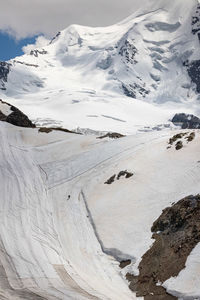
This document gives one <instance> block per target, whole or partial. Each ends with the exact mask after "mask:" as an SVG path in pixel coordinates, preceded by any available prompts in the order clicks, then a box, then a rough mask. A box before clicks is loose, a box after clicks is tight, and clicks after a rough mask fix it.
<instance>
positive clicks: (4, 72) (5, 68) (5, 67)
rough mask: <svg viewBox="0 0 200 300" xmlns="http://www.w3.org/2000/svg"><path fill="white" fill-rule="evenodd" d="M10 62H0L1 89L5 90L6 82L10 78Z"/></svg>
mask: <svg viewBox="0 0 200 300" xmlns="http://www.w3.org/2000/svg"><path fill="white" fill-rule="evenodd" d="M10 66H11V64H10V63H7V62H5V61H1V62H0V83H1V85H0V89H2V90H5V82H7V80H8V74H9V72H10Z"/></svg>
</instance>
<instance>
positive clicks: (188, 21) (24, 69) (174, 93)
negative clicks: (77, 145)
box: [0, 0, 200, 130]
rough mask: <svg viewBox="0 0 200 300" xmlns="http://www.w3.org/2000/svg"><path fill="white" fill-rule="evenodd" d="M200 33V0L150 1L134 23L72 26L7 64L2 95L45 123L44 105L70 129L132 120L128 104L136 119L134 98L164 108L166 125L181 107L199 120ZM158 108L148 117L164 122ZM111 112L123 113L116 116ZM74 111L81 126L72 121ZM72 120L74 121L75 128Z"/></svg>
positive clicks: (2, 73) (145, 107)
mask: <svg viewBox="0 0 200 300" xmlns="http://www.w3.org/2000/svg"><path fill="white" fill-rule="evenodd" d="M199 30H200V5H199V3H198V1H197V0H192V1H182V0H175V1H172V0H170V1H164V0H160V1H150V2H149V4H148V5H147V6H146V7H145V8H141V9H140V10H138V11H137V12H135V13H134V14H133V15H132V16H130V17H128V18H127V19H126V20H124V21H122V22H120V23H118V24H116V25H113V26H108V27H105V28H103V27H100V28H91V27H86V26H79V25H71V26H69V27H68V28H67V29H65V30H63V31H61V32H59V33H58V34H57V35H56V36H55V38H53V39H52V41H51V42H50V43H49V44H48V45H46V46H45V47H43V48H41V49H35V50H32V51H31V52H30V53H29V54H25V55H23V56H21V57H17V58H15V59H14V60H11V61H9V62H8V63H4V64H3V65H1V68H0V69H1V71H0V80H1V86H2V94H4V95H3V96H4V97H8V98H9V99H8V101H9V102H12V101H14V100H12V99H13V98H15V99H21V101H19V100H18V103H17V105H18V106H19V107H20V108H22V109H23V110H24V111H25V112H26V113H29V114H30V116H31V117H32V118H34V117H36V115H39V116H40V117H41V118H42V117H43V116H42V111H43V109H42V108H44V109H45V111H46V115H48V117H49V118H51V119H53V118H54V119H55V118H56V119H59V120H60V121H62V122H64V123H65V125H66V126H67V127H68V128H70V127H76V126H81V127H90V128H93V129H100V128H99V126H97V125H94V122H93V121H91V118H93V120H94V118H96V116H97V117H98V118H99V117H101V116H102V115H109V117H111V118H112V119H122V120H124V117H125V119H126V120H125V121H127V120H128V115H129V114H128V115H127V114H125V116H124V115H123V114H121V113H120V112H119V107H118V102H119V101H121V103H122V102H123V100H124V101H126V102H127V106H128V107H129V109H128V111H130V115H131V116H133V118H135V116H134V111H135V108H134V107H132V108H130V105H129V104H128V103H129V101H128V100H127V96H128V97H129V98H130V99H129V100H130V101H131V102H132V101H133V100H132V99H133V98H134V99H139V100H144V101H145V102H146V103H151V104H152V103H154V105H160V104H162V107H159V110H162V111H160V112H159V115H160V116H161V115H162V116H163V117H162V120H163V122H166V121H167V120H168V119H169V118H170V117H171V116H172V115H173V113H174V112H175V111H176V110H177V109H178V110H179V111H180V110H184V111H185V112H189V113H195V114H197V115H199V111H198V99H199V93H200V78H199V75H198V73H199V72H198V70H199V67H200V54H199V53H200V52H199ZM134 101H135V103H137V104H136V106H137V105H139V104H138V101H136V100H134ZM55 103H56V109H54V108H55V107H54V106H55ZM105 103H106V106H105V105H104V104H105ZM166 103H167V105H166ZM36 104H37V105H36ZM38 104H39V106H40V108H39V109H38ZM72 104H73V105H72ZM74 104H76V105H75V106H76V109H74ZM27 105H28V106H29V109H28V108H27ZM83 106H84V108H83ZM30 107H31V109H30ZM123 107H124V106H123ZM150 107H151V108H150ZM163 107H164V112H163ZM169 107H170V109H169ZM196 107H197V109H196ZM52 109H53V110H52ZM149 109H150V110H149ZM156 109H158V108H157V107H156V108H155V106H153V108H152V105H146V104H141V109H140V111H141V112H140V115H142V113H143V112H144V111H145V112H148V114H150V113H151V115H153V116H154V117H153V119H154V120H155V122H156V123H159V122H160V119H159V118H157V117H156V116H155V115H156V112H155V113H153V114H152V110H153V111H155V110H156ZM56 110H57V113H56ZM111 110H112V112H113V110H115V112H116V113H115V114H113V113H112V114H110V111H111ZM125 110H126V109H125ZM136 110H137V109H136ZM148 110H149V111H148ZM63 111H65V117H64V116H62V114H63ZM77 111H78V112H80V111H81V114H77ZM122 111H123V109H122ZM47 112H48V113H47ZM69 112H70V115H72V116H73V120H74V119H75V120H79V122H78V121H76V122H74V121H73V120H71V119H70V115H69ZM106 112H109V114H107V113H106ZM88 116H89V117H88ZM91 116H92V117H91ZM137 116H138V113H137ZM66 119H70V120H69V122H68V123H67V124H66ZM83 119H85V120H84V121H83ZM142 119H144V118H143V116H142ZM148 122H149V121H148ZM100 123H102V120H101V121H100ZM136 123H137V125H146V124H141V121H139V122H136ZM149 123H151V121H150V122H149ZM95 124H98V122H96V120H95ZM107 125H108V126H107V127H108V128H107V127H106V128H103V129H112V127H114V128H113V129H115V130H116V128H115V125H114V126H112V124H111V123H109V124H107ZM130 125H131V126H133V124H130ZM95 126H96V127H95ZM126 130H127V129H126Z"/></svg>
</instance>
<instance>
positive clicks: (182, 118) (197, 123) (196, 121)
mask: <svg viewBox="0 0 200 300" xmlns="http://www.w3.org/2000/svg"><path fill="white" fill-rule="evenodd" d="M172 122H173V123H174V124H175V125H178V126H181V128H182V129H198V128H200V118H198V117H196V116H194V115H188V114H184V113H181V114H176V115H175V116H174V117H173V119H172Z"/></svg>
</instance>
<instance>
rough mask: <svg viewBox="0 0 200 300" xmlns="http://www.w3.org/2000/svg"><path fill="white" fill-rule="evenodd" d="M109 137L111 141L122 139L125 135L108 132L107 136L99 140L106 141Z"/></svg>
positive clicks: (100, 137)
mask: <svg viewBox="0 0 200 300" xmlns="http://www.w3.org/2000/svg"><path fill="white" fill-rule="evenodd" d="M107 137H108V138H110V139H120V138H122V137H125V135H123V134H121V133H117V132H108V133H107V134H105V135H103V136H99V137H97V139H105V138H107Z"/></svg>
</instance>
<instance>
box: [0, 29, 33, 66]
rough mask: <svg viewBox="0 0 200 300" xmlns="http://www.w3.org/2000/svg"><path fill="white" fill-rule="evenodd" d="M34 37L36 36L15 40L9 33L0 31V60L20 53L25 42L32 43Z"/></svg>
mask: <svg viewBox="0 0 200 300" xmlns="http://www.w3.org/2000/svg"><path fill="white" fill-rule="evenodd" d="M35 39H36V36H35V37H33V38H26V39H21V40H19V41H17V40H15V39H14V38H12V37H10V36H9V35H7V34H5V33H2V32H0V61H5V60H8V59H10V58H14V57H16V56H19V55H22V54H23V51H22V47H23V46H25V45H27V44H34V43H35Z"/></svg>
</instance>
